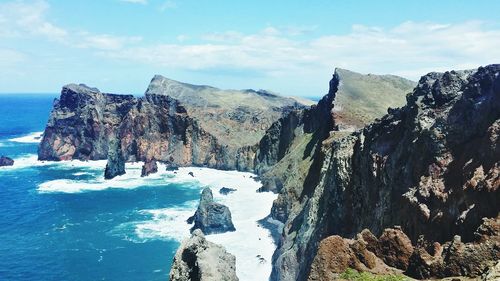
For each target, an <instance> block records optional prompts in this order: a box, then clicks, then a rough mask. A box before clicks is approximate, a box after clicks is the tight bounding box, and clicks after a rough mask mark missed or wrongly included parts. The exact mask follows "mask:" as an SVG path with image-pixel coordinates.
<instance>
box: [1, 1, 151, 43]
mask: <svg viewBox="0 0 500 281" xmlns="http://www.w3.org/2000/svg"><path fill="white" fill-rule="evenodd" d="M131 1H141V0H131ZM48 9H49V5H48V3H47V2H45V1H33V2H24V1H16V2H7V3H3V4H0V38H1V37H6V38H9V37H10V38H31V37H33V36H34V37H37V38H38V37H40V38H45V39H47V40H49V41H56V42H59V43H62V44H64V45H66V46H70V47H77V48H89V49H97V50H118V49H121V48H123V47H124V46H125V45H130V44H134V43H137V42H140V41H141V40H142V38H141V37H138V36H114V35H109V34H94V33H90V32H87V31H73V30H71V31H70V30H67V29H65V28H63V27H60V26H57V25H56V24H54V23H52V22H51V21H50V20H48V19H47V11H48Z"/></svg>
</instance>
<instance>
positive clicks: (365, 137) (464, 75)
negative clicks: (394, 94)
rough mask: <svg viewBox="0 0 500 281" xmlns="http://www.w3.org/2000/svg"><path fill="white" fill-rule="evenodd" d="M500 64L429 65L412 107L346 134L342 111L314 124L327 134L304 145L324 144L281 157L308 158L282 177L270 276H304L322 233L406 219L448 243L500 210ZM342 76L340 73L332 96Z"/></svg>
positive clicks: (466, 236) (412, 235) (414, 230)
mask: <svg viewBox="0 0 500 281" xmlns="http://www.w3.org/2000/svg"><path fill="white" fill-rule="evenodd" d="M499 74H500V65H490V66H487V67H482V68H479V69H478V70H476V71H450V72H446V73H430V74H428V75H426V76H424V77H422V79H420V81H419V83H418V85H417V87H416V88H415V89H414V91H413V92H412V93H411V94H410V95H409V96H408V97H407V104H406V105H405V106H404V107H402V108H400V109H391V110H389V112H388V113H389V114H387V115H386V116H384V117H383V118H381V119H380V120H377V121H375V122H374V123H373V124H371V125H369V126H366V127H365V128H364V129H362V130H361V131H358V132H355V133H353V134H349V135H347V136H342V135H341V134H339V133H340V132H338V131H337V130H338V128H339V127H338V126H336V120H335V114H333V116H332V118H331V121H330V120H326V121H323V122H324V123H331V127H329V128H328V130H330V131H331V132H330V133H329V134H328V133H327V134H325V133H324V130H323V129H321V127H320V131H319V133H317V132H318V131H317V130H315V131H314V132H315V133H316V134H319V135H323V136H325V135H326V136H325V137H324V138H321V137H320V139H319V141H315V142H314V143H313V144H311V141H309V142H307V144H306V145H304V146H305V147H306V148H308V147H309V148H310V147H314V146H315V147H316V152H313V153H312V154H313V156H312V157H310V159H311V160H308V158H307V157H309V156H308V155H311V153H301V154H299V155H298V156H302V157H303V158H302V159H301V160H289V159H286V158H287V157H288V155H285V156H284V157H283V159H286V161H288V162H289V163H291V164H290V165H292V166H293V165H294V164H293V163H294V162H293V161H295V162H296V163H299V164H301V163H304V159H305V160H307V161H310V164H307V165H304V166H305V167H306V168H303V167H302V166H299V165H298V167H299V168H298V169H297V170H298V171H305V172H303V173H292V174H293V175H294V176H293V177H294V180H293V183H294V184H290V182H287V181H285V183H284V184H282V186H281V191H280V195H279V198H278V199H277V200H276V201H275V204H274V206H273V210H272V215H273V217H275V218H277V219H280V220H282V221H283V222H285V226H284V229H283V232H282V233H283V235H282V238H281V241H280V243H279V246H278V249H277V251H276V253H275V255H274V268H273V276H272V277H273V278H274V279H277V280H305V279H306V278H307V276H308V275H309V269H310V265H311V262H312V260H313V259H314V257H315V256H316V252H317V249H318V245H319V242H320V241H321V240H322V239H324V238H325V237H328V236H329V235H339V236H341V237H346V238H352V237H354V236H355V235H356V233H359V232H360V231H361V230H363V229H364V228H367V229H369V230H370V231H371V232H373V233H375V234H377V235H380V234H382V232H383V231H384V229H385V228H387V227H392V226H394V225H400V226H401V229H402V231H403V232H404V233H406V235H407V236H408V237H409V239H410V240H411V241H412V243H413V244H416V242H417V240H419V238H420V237H423V238H422V240H424V241H426V243H427V244H430V245H432V244H433V243H434V242H439V243H442V244H445V243H446V241H452V240H453V237H454V236H455V235H459V236H460V237H461V242H464V243H469V242H472V241H473V240H474V231H475V229H477V228H478V227H479V225H481V223H482V220H483V218H496V217H497V216H498V212H499V209H500V195H499V185H500V184H499V183H500V179H499V173H500V168H499V166H500V164H499V159H500V150H499V149H498V147H500V146H499V145H498V143H499V138H498V135H499V132H500V120H499V117H500V116H499V115H500V77H499ZM337 76H338V75H337ZM338 84H339V83H338V79H337V77H334V79H333V80H332V82H331V86H332V87H331V89H330V93H329V95H330V96H331V95H332V92H333V94H335V93H336V92H337V86H338ZM329 95H327V96H326V97H328V96H329ZM322 102H323V100H322V101H320V103H319V104H318V106H317V107H316V109H318V110H319V109H320V108H321V103H322ZM312 110H314V109H312ZM327 112H328V113H329V111H325V115H324V116H326V113H327ZM285 118H286V117H285ZM317 120H320V119H317ZM322 120H325V119H322ZM273 126H274V125H273ZM271 128H272V127H271ZM313 136H314V133H313ZM305 151H306V152H307V150H305ZM291 153H294V152H291ZM296 157H297V156H295V157H294V159H297V158H296ZM299 159H300V158H299ZM280 162H281V161H279V162H278V163H277V164H275V165H274V167H276V166H279V165H281V163H280ZM274 167H273V168H272V169H274ZM272 169H271V170H270V171H272ZM297 175H305V176H303V177H302V178H301V177H298V176H297ZM285 180H287V179H286V178H285ZM488 241H490V242H489V243H486V244H485V243H482V244H481V243H480V245H481V246H478V247H479V248H480V249H484V251H485V252H488V251H490V252H491V247H493V246H492V245H495V243H493V242H491V239H490V240H488ZM496 247H498V246H496ZM466 252H467V251H466ZM449 253H456V254H457V255H461V254H460V251H451V252H449ZM487 257H492V255H489V256H487ZM299 261H300V262H299ZM386 262H389V261H388V260H386ZM405 263H406V262H405ZM445 268H446V267H445ZM450 274H452V271H449V270H447V269H445V270H444V272H443V271H440V272H439V273H438V272H433V273H431V275H433V276H449V275H450ZM461 274H463V275H469V276H477V271H475V270H464V271H462V272H461ZM415 276H417V274H415Z"/></svg>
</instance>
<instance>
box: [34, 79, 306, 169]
mask: <svg viewBox="0 0 500 281" xmlns="http://www.w3.org/2000/svg"><path fill="white" fill-rule="evenodd" d="M236 101H237V102H236ZM303 107H304V106H303V105H301V104H299V103H297V102H296V101H295V100H293V99H290V98H285V97H280V96H277V95H274V94H266V93H265V92H259V91H225V90H219V89H215V88H212V87H208V86H195V85H189V84H185V83H180V82H176V81H173V80H168V79H166V78H163V77H161V76H156V77H155V78H154V79H153V80H152V81H151V85H150V86H149V87H148V90H147V92H146V94H145V96H144V97H141V98H135V97H133V96H128V95H113V94H106V93H101V92H100V91H99V90H97V89H95V88H90V87H87V86H85V85H74V84H70V85H67V86H65V87H63V90H62V92H61V97H60V99H59V100H56V101H55V102H54V107H53V110H52V112H51V115H50V118H49V121H48V123H47V126H46V129H45V133H44V137H43V139H42V141H41V144H40V146H39V151H38V158H39V160H55V161H58V160H70V159H80V160H98V159H107V158H108V151H109V149H110V148H109V143H110V140H111V139H113V138H117V139H119V140H120V142H121V144H120V145H121V150H122V155H123V157H124V159H125V161H145V162H147V161H150V160H151V159H155V160H156V161H161V162H164V163H166V164H167V165H168V166H208V167H212V168H217V169H238V170H252V169H253V166H254V159H255V151H256V149H257V146H256V144H257V142H258V140H259V139H260V138H261V137H262V136H263V134H264V132H265V130H267V129H268V128H269V126H270V125H271V124H272V123H273V122H275V121H276V120H278V119H279V118H280V117H282V116H283V115H284V114H286V113H287V112H289V111H290V110H292V109H294V108H303Z"/></svg>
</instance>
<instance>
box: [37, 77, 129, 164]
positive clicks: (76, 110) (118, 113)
mask: <svg viewBox="0 0 500 281" xmlns="http://www.w3.org/2000/svg"><path fill="white" fill-rule="evenodd" d="M136 102H137V101H136V99H135V98H134V97H133V96H132V95H113V94H104V93H101V92H99V90H97V89H95V88H90V87H87V86H86V85H83V84H80V85H75V84H70V85H66V86H64V87H63V89H62V91H61V97H60V98H59V99H58V100H56V101H55V102H54V105H53V108H52V112H51V114H50V117H49V121H48V122H47V125H46V127H45V132H44V134H43V138H42V141H41V142H40V146H39V148H38V159H39V160H54V161H59V160H71V159H80V160H104V159H107V157H108V148H109V141H110V139H111V138H116V136H118V134H117V130H118V127H119V126H120V123H121V121H122V120H123V118H124V117H125V115H126V114H127V112H128V111H129V110H130V109H131V108H132V107H134V106H135V105H136Z"/></svg>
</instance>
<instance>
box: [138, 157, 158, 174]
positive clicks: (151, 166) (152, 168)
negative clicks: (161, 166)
mask: <svg viewBox="0 0 500 281" xmlns="http://www.w3.org/2000/svg"><path fill="white" fill-rule="evenodd" d="M156 172H158V164H157V163H156V160H154V159H153V160H148V161H146V162H144V165H142V171H141V177H147V176H149V175H150V174H154V173H156Z"/></svg>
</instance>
